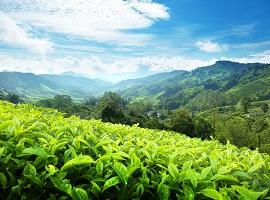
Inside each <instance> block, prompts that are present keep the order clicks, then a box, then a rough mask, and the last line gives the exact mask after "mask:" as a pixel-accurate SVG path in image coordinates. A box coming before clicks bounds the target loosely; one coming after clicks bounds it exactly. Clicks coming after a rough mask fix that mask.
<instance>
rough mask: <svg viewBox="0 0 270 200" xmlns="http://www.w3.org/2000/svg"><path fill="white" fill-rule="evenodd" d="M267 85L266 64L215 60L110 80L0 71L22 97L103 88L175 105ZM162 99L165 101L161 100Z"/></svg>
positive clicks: (77, 95)
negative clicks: (208, 62) (216, 93)
mask: <svg viewBox="0 0 270 200" xmlns="http://www.w3.org/2000/svg"><path fill="white" fill-rule="evenodd" d="M269 87H270V67H269V65H267V64H261V63H248V64H243V63H237V62H231V61H218V62H216V63H215V64H213V65H211V66H206V67H200V68H197V69H195V70H192V71H184V70H176V71H171V72H163V73H158V74H154V75H150V76H147V77H144V78H137V79H128V80H124V81H120V82H119V83H116V84H112V83H109V82H106V81H102V80H99V79H90V78H88V77H84V76H83V75H81V74H76V73H73V72H67V73H65V74H61V75H49V74H45V75H35V74H32V73H20V72H0V89H5V90H9V91H14V92H16V93H18V94H19V95H20V96H22V97H24V98H36V99H38V98H43V97H53V96H55V95H57V94H67V95H70V96H71V97H72V98H74V99H83V98H84V97H87V96H90V95H93V96H99V95H101V94H102V93H103V92H104V91H107V90H113V91H117V92H119V93H120V94H121V95H122V96H124V97H125V98H128V99H135V100H136V99H150V100H151V101H153V102H156V103H158V102H163V104H166V105H167V104H168V105H169V107H172V108H177V107H179V106H183V105H186V104H188V103H189V102H190V101H191V100H194V104H195V103H197V102H198V101H200V99H202V97H204V99H207V98H208V97H207V95H209V94H208V93H207V92H206V91H216V92H220V93H223V94H226V95H232V96H233V97H234V98H235V100H239V99H240V98H242V97H244V96H250V95H256V94H257V93H260V92H265V91H267V90H268V88H269ZM164 102H165V103H164Z"/></svg>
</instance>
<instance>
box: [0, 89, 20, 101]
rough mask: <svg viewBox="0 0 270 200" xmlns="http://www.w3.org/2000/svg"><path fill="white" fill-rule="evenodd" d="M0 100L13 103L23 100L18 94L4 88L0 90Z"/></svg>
mask: <svg viewBox="0 0 270 200" xmlns="http://www.w3.org/2000/svg"><path fill="white" fill-rule="evenodd" d="M0 100H3V101H9V102H11V103H14V104H18V103H22V102H23V100H22V99H21V98H20V96H19V95H17V94H15V93H13V92H8V91H5V90H0Z"/></svg>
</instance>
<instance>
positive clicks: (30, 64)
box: [0, 56, 216, 77]
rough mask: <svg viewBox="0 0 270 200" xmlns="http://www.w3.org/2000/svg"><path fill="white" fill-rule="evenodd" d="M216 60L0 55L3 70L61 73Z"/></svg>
mask: <svg viewBox="0 0 270 200" xmlns="http://www.w3.org/2000/svg"><path fill="white" fill-rule="evenodd" d="M215 61H216V60H210V61H202V60H196V59H186V58H183V57H137V58H127V59H118V60H117V61H112V62H105V61H104V60H102V59H101V58H99V57H96V56H91V57H87V58H83V59H78V58H74V57H65V58H58V59H50V60H49V59H29V58H17V57H10V56H0V71H5V70H7V71H20V72H32V73H36V74H46V73H50V74H59V73H63V72H67V71H73V72H77V73H83V74H87V75H89V76H93V77H94V76H97V75H104V74H114V73H132V72H138V71H140V70H144V71H152V72H162V71H171V70H177V69H182V70H191V69H194V68H196V67H200V66H206V65H209V64H213V63H214V62H215Z"/></svg>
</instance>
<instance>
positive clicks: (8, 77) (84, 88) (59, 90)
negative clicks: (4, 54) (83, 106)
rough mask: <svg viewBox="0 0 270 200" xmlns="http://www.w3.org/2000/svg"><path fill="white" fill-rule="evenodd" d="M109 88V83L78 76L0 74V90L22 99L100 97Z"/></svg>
mask: <svg viewBox="0 0 270 200" xmlns="http://www.w3.org/2000/svg"><path fill="white" fill-rule="evenodd" d="M110 86H111V83H108V82H105V81H101V80H97V79H89V78H85V77H80V76H71V75H48V74H44V75H35V74H32V73H20V72H0V88H1V89H4V90H8V91H12V92H16V93H17V94H19V95H20V96H22V97H23V98H37V99H38V98H44V97H53V96H55V95H57V94H67V95H70V96H72V97H73V98H78V99H82V98H83V97H85V96H89V95H100V94H102V92H104V91H105V90H107V89H108V88H109V87H110Z"/></svg>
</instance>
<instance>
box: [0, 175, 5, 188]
mask: <svg viewBox="0 0 270 200" xmlns="http://www.w3.org/2000/svg"><path fill="white" fill-rule="evenodd" d="M0 184H1V186H2V187H3V188H5V187H6V186H7V177H6V175H5V174H4V173H2V172H0Z"/></svg>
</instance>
